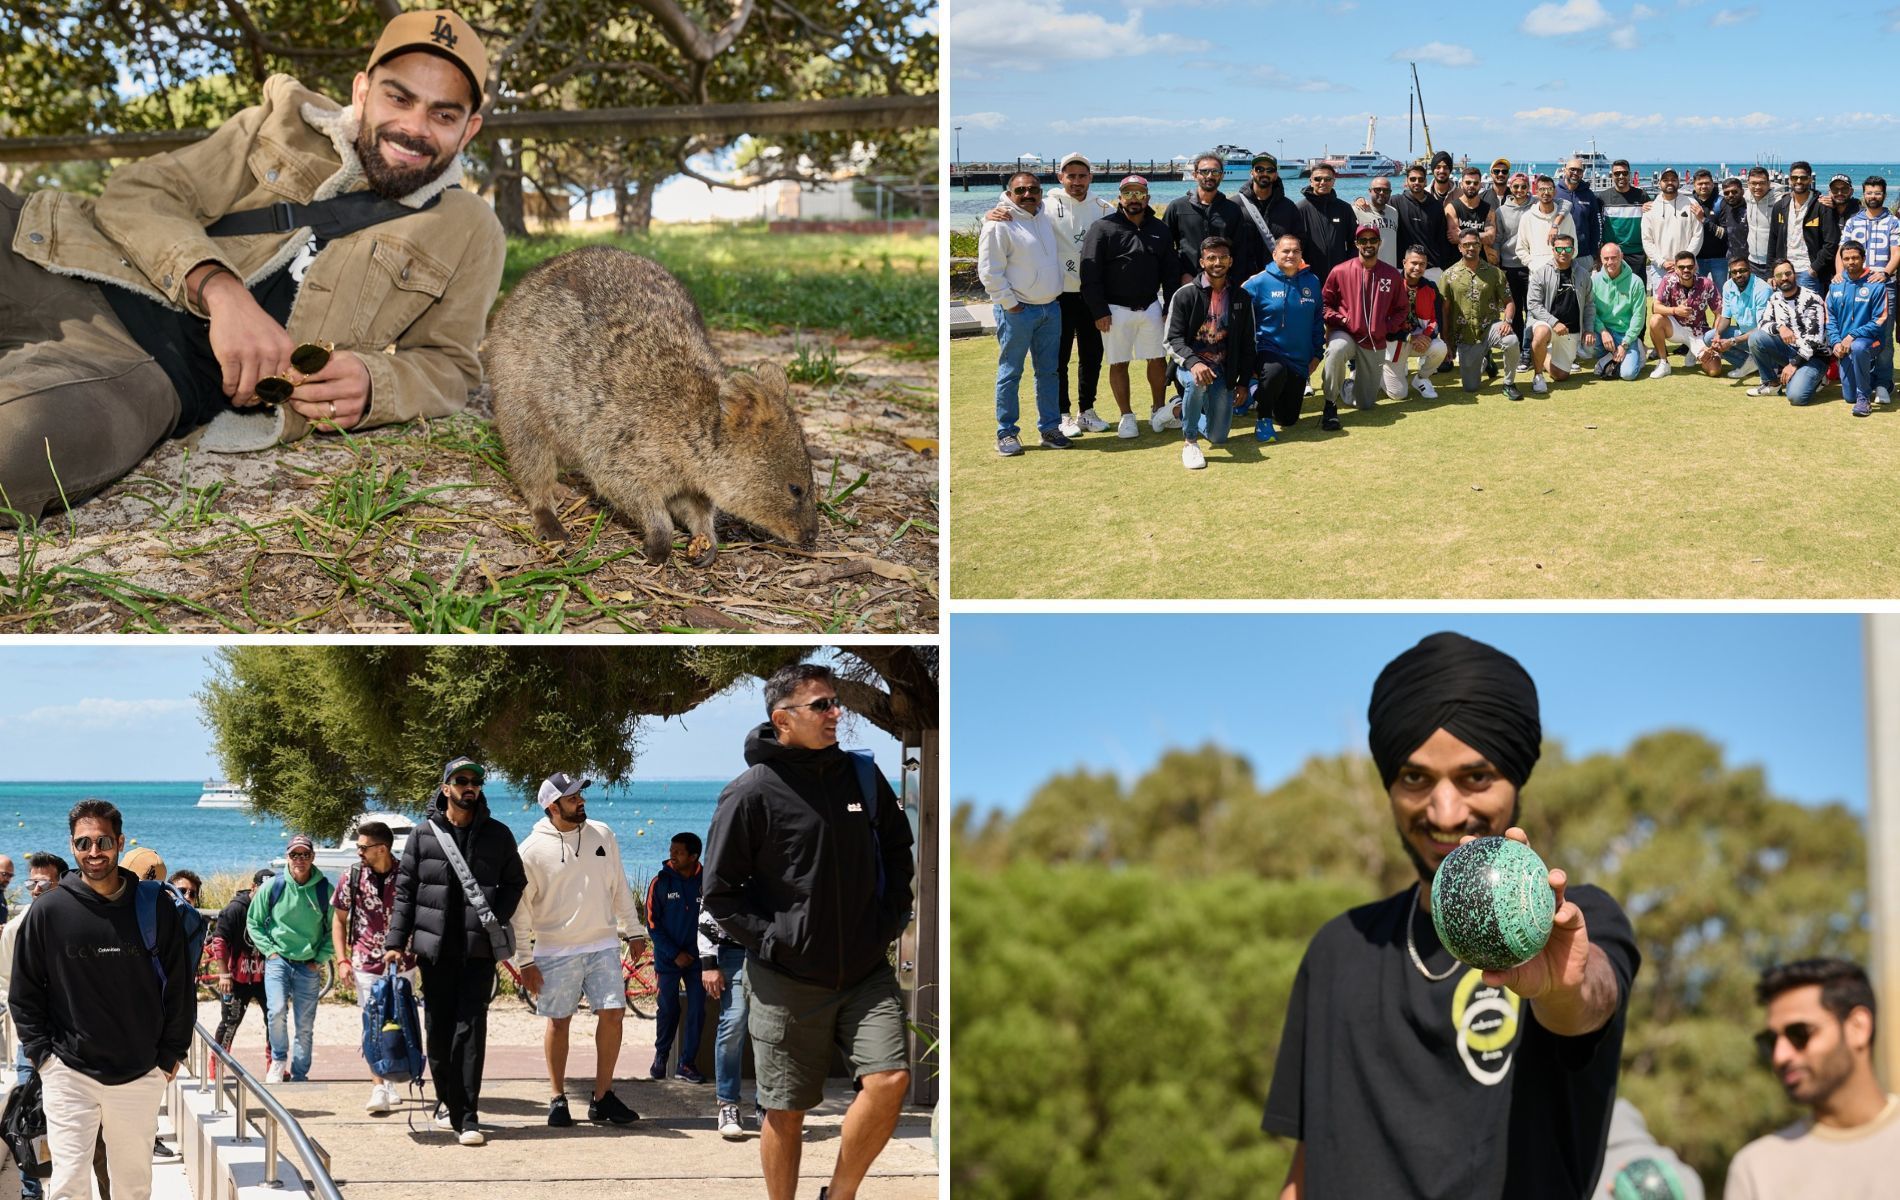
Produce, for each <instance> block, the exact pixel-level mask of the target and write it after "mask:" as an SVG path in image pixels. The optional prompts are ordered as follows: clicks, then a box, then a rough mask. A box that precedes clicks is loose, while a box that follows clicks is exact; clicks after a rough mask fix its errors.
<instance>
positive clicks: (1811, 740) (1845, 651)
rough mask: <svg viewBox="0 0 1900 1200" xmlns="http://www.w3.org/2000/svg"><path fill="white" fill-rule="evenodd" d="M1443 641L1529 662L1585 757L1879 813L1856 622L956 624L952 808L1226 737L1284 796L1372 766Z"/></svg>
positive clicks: (1003, 798) (1553, 725)
mask: <svg viewBox="0 0 1900 1200" xmlns="http://www.w3.org/2000/svg"><path fill="white" fill-rule="evenodd" d="M1441 629H1452V630H1456V631H1458V632H1460V633H1464V634H1467V635H1469V636H1471V637H1475V638H1478V639H1480V640H1482V641H1487V642H1490V643H1492V644H1493V645H1496V646H1498V647H1499V648H1501V649H1503V650H1505V651H1507V652H1508V653H1510V654H1512V655H1514V656H1516V657H1517V659H1518V660H1519V661H1520V662H1522V663H1523V664H1524V666H1525V669H1526V670H1528V671H1529V672H1530V673H1531V677H1532V678H1533V679H1534V680H1536V682H1537V691H1538V696H1539V700H1540V706H1541V710H1542V717H1543V724H1544V733H1545V736H1546V737H1550V738H1556V739H1558V740H1561V741H1562V742H1563V743H1564V746H1565V749H1566V751H1567V752H1568V753H1569V754H1571V755H1572V756H1581V755H1584V754H1587V753H1591V752H1595V751H1601V750H1608V751H1616V750H1621V749H1622V748H1623V747H1625V746H1627V745H1628V744H1629V742H1630V741H1631V740H1632V739H1633V738H1634V737H1636V736H1637V735H1639V734H1642V733H1646V732H1650V731H1653V730H1656V729H1661V728H1665V727H1678V728H1681V727H1687V728H1692V729H1696V730H1699V731H1701V732H1702V733H1705V734H1707V735H1708V736H1709V737H1711V738H1712V739H1714V740H1715V741H1717V742H1719V743H1720V744H1721V745H1722V746H1723V747H1724V748H1725V750H1726V756H1727V761H1728V762H1729V763H1730V765H1740V764H1758V765H1760V766H1762V767H1763V768H1764V769H1765V770H1766V772H1767V778H1768V784H1769V787H1770V788H1771V789H1772V790H1773V791H1774V792H1775V793H1776V794H1777V795H1780V796H1783V797H1786V798H1788V799H1792V800H1797V801H1801V802H1804V803H1820V802H1827V801H1831V800H1840V801H1844V802H1845V803H1847V804H1848V805H1849V806H1850V807H1851V808H1853V809H1854V810H1855V811H1857V812H1865V811H1866V804H1867V763H1866V742H1867V730H1866V713H1865V710H1864V708H1863V707H1862V697H1863V693H1864V690H1865V689H1864V685H1863V681H1862V662H1861V618H1859V617H1857V616H1707V615H1688V616H1558V615H1538V616H1516V615H1497V616H1468V615H1463V614H1439V615H1429V614H1428V615H1422V616H1421V615H1411V614H1408V615H1402V616H1384V615H1363V616H1309V615H1247V616H1228V615H1211V616H1210V615H1197V616H1182V615H1158V616H1093V615H1091V616H1077V615H1061V616H989V615H981V616H963V615H960V616H957V617H955V618H954V619H953V620H952V622H951V642H950V644H951V647H952V650H951V656H950V682H951V691H950V707H951V744H952V748H953V749H952V757H951V767H950V793H951V795H952V796H953V797H954V798H955V799H956V800H958V801H963V800H969V801H973V802H974V803H975V804H976V805H977V806H978V807H979V808H981V809H987V808H993V807H1000V808H1003V809H1008V810H1014V809H1015V808H1017V807H1019V806H1020V805H1021V804H1022V803H1023V802H1024V801H1025V800H1027V799H1028V798H1029V795H1030V794H1031V793H1032V792H1033V791H1034V790H1035V789H1036V787H1038V786H1039V785H1040V784H1041V783H1042V782H1043V781H1044V780H1046V779H1048V778H1049V777H1050V776H1051V775H1054V774H1056V773H1058V772H1062V771H1067V770H1071V769H1073V768H1076V767H1087V768H1089V769H1091V770H1096V771H1101V770H1112V771H1114V772H1116V773H1117V774H1119V775H1121V776H1122V777H1123V778H1124V779H1125V780H1131V779H1133V778H1135V777H1136V776H1138V775H1140V774H1141V773H1142V772H1143V771H1145V770H1147V769H1148V768H1149V767H1151V766H1152V765H1153V764H1154V762H1155V760H1156V759H1157V758H1158V757H1159V756H1160V754H1161V752H1162V751H1163V750H1166V749H1168V748H1170V747H1176V746H1186V747H1192V746H1198V745H1201V744H1202V743H1204V742H1207V741H1210V740H1211V741H1213V742H1215V743H1216V744H1219V745H1221V746H1224V747H1227V748H1228V749H1231V750H1234V751H1236V752H1238V753H1241V754H1243V755H1245V756H1246V757H1247V758H1248V759H1249V760H1251V762H1252V763H1253V767H1254V773H1255V777H1256V778H1257V779H1258V780H1259V781H1260V782H1261V783H1262V785H1264V786H1272V785H1273V784H1275V783H1277V782H1279V781H1280V780H1281V779H1284V778H1285V777H1287V776H1288V775H1291V774H1292V773H1293V772H1294V771H1295V770H1297V769H1298V767H1299V764H1300V763H1301V762H1302V761H1303V760H1304V759H1306V758H1307V757H1308V756H1309V755H1313V754H1329V753H1336V752H1338V751H1341V750H1357V751H1360V752H1362V753H1363V752H1364V751H1365V746H1366V737H1365V735H1366V727H1365V712H1366V700H1367V697H1368V696H1369V695H1370V693H1371V690H1372V681H1373V680H1374V679H1375V678H1376V677H1377V676H1378V673H1379V670H1380V668H1382V667H1383V666H1384V665H1385V664H1386V663H1387V662H1388V661H1390V660H1391V659H1392V657H1393V656H1395V655H1397V654H1398V653H1400V652H1401V651H1403V650H1405V649H1406V648H1407V647H1409V646H1411V645H1412V644H1413V643H1415V642H1416V641H1418V639H1420V638H1421V637H1424V636H1425V635H1426V634H1429V633H1435V632H1437V631H1438V630H1441ZM1532 786H1533V787H1534V786H1535V779H1534V778H1533V780H1532Z"/></svg>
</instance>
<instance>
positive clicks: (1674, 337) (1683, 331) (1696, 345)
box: [1663, 317, 1708, 358]
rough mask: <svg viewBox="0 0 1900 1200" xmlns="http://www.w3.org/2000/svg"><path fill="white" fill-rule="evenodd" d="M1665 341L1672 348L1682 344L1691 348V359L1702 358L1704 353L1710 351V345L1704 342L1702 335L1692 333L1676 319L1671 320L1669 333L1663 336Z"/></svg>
mask: <svg viewBox="0 0 1900 1200" xmlns="http://www.w3.org/2000/svg"><path fill="white" fill-rule="evenodd" d="M1663 341H1664V343H1665V344H1667V345H1671V346H1673V345H1675V344H1676V343H1677V342H1681V343H1682V344H1683V345H1685V346H1687V347H1689V357H1690V358H1701V357H1702V352H1703V351H1704V350H1706V349H1708V343H1707V342H1705V341H1703V340H1702V335H1701V334H1699V333H1695V332H1692V331H1691V330H1689V329H1688V328H1686V327H1685V326H1684V325H1683V323H1682V322H1681V321H1678V320H1676V319H1675V318H1674V317H1671V318H1669V332H1668V333H1667V334H1664V335H1663Z"/></svg>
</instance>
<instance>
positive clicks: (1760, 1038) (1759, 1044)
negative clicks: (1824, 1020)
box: [1755, 1021, 1818, 1064]
mask: <svg viewBox="0 0 1900 1200" xmlns="http://www.w3.org/2000/svg"><path fill="white" fill-rule="evenodd" d="M1816 1032H1818V1028H1817V1027H1816V1026H1813V1025H1810V1024H1808V1023H1807V1022H1806V1021H1796V1022H1794V1023H1793V1024H1791V1025H1788V1026H1787V1027H1786V1028H1784V1029H1782V1030H1781V1032H1780V1033H1776V1032H1775V1031H1774V1030H1772V1029H1764V1030H1762V1031H1761V1032H1760V1033H1758V1034H1756V1035H1755V1053H1756V1055H1757V1056H1759V1057H1760V1058H1761V1061H1762V1062H1763V1063H1764V1064H1766V1063H1771V1062H1773V1061H1774V1059H1775V1043H1776V1042H1778V1041H1780V1040H1781V1039H1782V1038H1787V1039H1788V1044H1789V1045H1790V1046H1793V1047H1794V1048H1795V1052H1796V1053H1800V1052H1801V1051H1803V1050H1806V1049H1807V1048H1808V1042H1809V1041H1810V1040H1812V1039H1813V1037H1814V1035H1815V1033H1816Z"/></svg>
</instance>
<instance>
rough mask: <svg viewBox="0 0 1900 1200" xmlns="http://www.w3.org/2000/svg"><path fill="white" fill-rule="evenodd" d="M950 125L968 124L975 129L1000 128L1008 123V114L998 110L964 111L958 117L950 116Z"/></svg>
mask: <svg viewBox="0 0 1900 1200" xmlns="http://www.w3.org/2000/svg"><path fill="white" fill-rule="evenodd" d="M950 124H952V125H969V126H972V127H974V128H976V129H1001V128H1002V127H1003V126H1005V125H1007V124H1009V115H1008V114H1007V113H999V112H977V113H965V114H963V115H962V116H960V117H951V118H950Z"/></svg>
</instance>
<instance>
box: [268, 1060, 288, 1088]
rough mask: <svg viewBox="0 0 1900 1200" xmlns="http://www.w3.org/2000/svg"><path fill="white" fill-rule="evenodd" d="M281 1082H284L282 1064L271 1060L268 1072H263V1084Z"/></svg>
mask: <svg viewBox="0 0 1900 1200" xmlns="http://www.w3.org/2000/svg"><path fill="white" fill-rule="evenodd" d="M283 1081H284V1064H283V1063H281V1062H278V1061H277V1060H275V1059H272V1060H271V1064H270V1070H268V1071H266V1072H264V1082H265V1083H267V1084H268V1083H282V1082H283Z"/></svg>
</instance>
